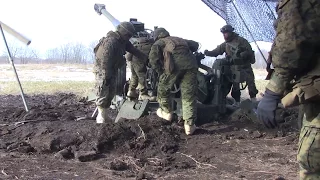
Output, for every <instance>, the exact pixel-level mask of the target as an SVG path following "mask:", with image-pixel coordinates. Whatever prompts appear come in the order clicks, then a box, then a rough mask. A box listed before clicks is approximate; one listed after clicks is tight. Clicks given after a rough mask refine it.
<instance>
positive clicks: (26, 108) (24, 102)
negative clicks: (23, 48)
mask: <svg viewBox="0 0 320 180" xmlns="http://www.w3.org/2000/svg"><path fill="white" fill-rule="evenodd" d="M0 31H1V34H2V38H3V41H4V44H5V46H6V49H7V53H8V57H9V61H10V63H11V65H12V68H13V72H14V74H15V77H16V80H17V82H18V84H19V88H20V94H21V97H22V101H23V104H24V107H25V110H26V111H27V112H28V111H29V108H28V105H27V102H26V99H25V98H24V92H23V89H22V86H21V83H20V80H19V77H18V73H17V70H16V68H15V66H14V63H13V59H12V55H11V52H10V49H9V47H8V43H7V40H6V37H5V35H4V32H3V29H2V26H1V24H0Z"/></svg>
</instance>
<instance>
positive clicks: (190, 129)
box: [184, 123, 197, 135]
mask: <svg viewBox="0 0 320 180" xmlns="http://www.w3.org/2000/svg"><path fill="white" fill-rule="evenodd" d="M196 129H197V127H196V125H194V124H193V125H189V124H188V123H184V132H185V133H186V135H192V134H193V133H194V131H195V130H196Z"/></svg>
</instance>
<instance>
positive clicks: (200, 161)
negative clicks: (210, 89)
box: [0, 94, 297, 179]
mask: <svg viewBox="0 0 320 180" xmlns="http://www.w3.org/2000/svg"><path fill="white" fill-rule="evenodd" d="M0 98H2V100H3V101H2V102H1V103H0V107H1V109H0V117H1V119H0V152H3V153H7V154H9V153H15V152H17V153H22V154H26V155H28V156H30V157H32V156H36V157H37V158H40V159H41V158H44V157H45V159H47V160H49V159H50V158H54V159H55V160H56V161H57V162H59V161H63V162H68V161H70V162H74V161H73V159H76V160H77V162H81V163H84V162H87V163H95V165H94V167H95V169H94V170H93V171H97V169H96V167H101V168H100V169H99V170H98V171H102V170H103V171H105V170H108V172H109V171H110V172H112V173H111V175H110V174H109V175H110V177H113V178H115V177H121V178H137V179H143V178H146V179H157V178H163V179H177V178H183V179H199V178H200V179H215V178H216V179H238V178H239V177H242V178H244V177H245V178H248V179H250V177H260V178H262V179H266V178H267V179H268V178H271V177H272V178H273V177H276V176H280V175H281V176H287V177H293V175H292V174H290V173H291V172H292V170H291V169H294V170H296V169H297V167H296V166H295V164H291V165H290V163H292V162H294V160H292V161H288V159H292V158H295V156H294V153H295V150H296V149H295V144H296V142H297V128H296V123H295V120H296V118H297V111H296V110H294V109H293V110H286V111H283V110H282V112H278V113H277V114H279V115H278V122H279V123H280V124H281V126H280V128H278V129H274V130H267V129H265V128H264V127H263V126H262V125H261V124H257V123H253V122H252V121H250V120H248V118H247V117H246V116H245V115H244V114H243V113H241V112H239V113H234V114H233V115H232V116H230V117H228V118H224V119H219V121H214V122H212V123H207V124H204V125H202V126H200V127H199V129H198V130H197V131H196V133H195V135H194V136H186V135H184V130H183V126H182V124H181V123H168V122H166V121H163V120H161V119H159V118H158V117H157V116H156V115H149V116H146V117H143V118H140V119H138V120H126V119H122V120H121V122H119V123H116V124H114V123H105V124H96V123H95V121H94V120H90V119H82V120H79V117H84V116H91V114H92V112H93V110H94V108H95V106H94V105H93V104H92V103H90V102H87V101H86V100H85V99H82V98H79V97H77V96H75V95H73V94H56V95H51V96H47V95H37V96H27V102H28V103H29V107H30V112H28V113H26V112H25V111H24V109H23V104H22V102H21V100H20V98H19V96H2V97H0ZM13 105H16V106H13ZM109 115H110V116H111V117H112V118H114V117H115V115H116V112H114V111H112V110H110V112H109ZM208 117H209V116H208ZM278 148H279V149H278ZM270 149H273V150H274V151H276V152H270ZM280 149H281V150H280ZM284 149H285V150H284ZM278 150H279V151H278ZM283 150H284V151H283ZM282 152H292V153H291V154H290V153H286V154H284V153H282ZM47 156H49V157H50V158H48V157H47ZM256 158H258V159H262V160H263V161H265V162H270V164H279V165H280V166H281V165H282V164H283V163H288V164H289V165H288V166H286V167H283V168H274V170H273V171H277V172H278V173H274V174H273V175H272V176H271V175H270V174H268V173H267V174H265V173H263V172H258V171H257V170H255V168H254V167H263V166H266V165H268V163H262V162H260V161H257V160H256V161H254V162H252V163H250V161H253V159H256ZM249 159H251V160H249ZM2 160H3V163H5V162H6V159H2ZM9 162H10V161H9ZM45 162H46V161H44V162H39V163H45ZM51 162H52V160H51ZM5 165H6V167H8V168H9V167H10V166H9V165H8V164H5ZM89 165H90V164H89ZM71 166H72V165H71ZM270 166H271V165H270ZM77 167H78V165H77ZM90 167H91V166H90ZM23 168H25V167H23ZM272 168H273V167H272ZM288 168H289V169H288ZM235 172H236V173H235ZM284 172H285V173H284ZM35 173H36V172H35ZM88 173H89V172H88ZM230 173H231V174H234V175H232V176H230ZM288 173H289V174H288ZM186 174H188V176H187V177H186V176H185V175H186ZM196 174H201V175H200V176H197V175H196ZM228 174H229V175H228ZM60 175H61V174H60ZM86 175H87V174H86ZM86 175H83V177H90V178H93V179H95V178H98V176H95V175H93V176H86ZM109 175H108V176H109ZM227 175H228V177H227ZM50 176H52V175H50ZM44 177H45V176H44ZM46 177H48V176H46ZM59 177H62V175H61V176H59ZM63 177H64V176H63ZM213 177H214V178H213ZM0 178H1V177H0ZM69 178H70V177H69ZM113 178H111V179H113ZM258 179H259V178H258Z"/></svg>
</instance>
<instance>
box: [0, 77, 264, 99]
mask: <svg viewBox="0 0 320 180" xmlns="http://www.w3.org/2000/svg"><path fill="white" fill-rule="evenodd" d="M21 84H22V88H23V90H24V93H25V94H30V95H32V94H54V93H57V92H70V93H74V94H77V95H80V96H86V95H87V94H89V93H90V92H92V91H93V88H94V82H91V81H51V82H44V81H24V82H21ZM267 84H268V81H266V80H256V86H257V89H258V90H259V92H264V91H265V87H266V85H267ZM0 94H1V95H7V94H12V95H17V94H20V90H19V87H18V83H17V82H16V81H9V82H5V81H3V82H1V84H0Z"/></svg>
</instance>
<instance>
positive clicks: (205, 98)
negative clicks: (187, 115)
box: [95, 4, 235, 122]
mask: <svg viewBox="0 0 320 180" xmlns="http://www.w3.org/2000/svg"><path fill="white" fill-rule="evenodd" d="M95 10H96V11H97V12H98V14H104V15H105V16H106V17H107V18H108V19H109V20H110V21H111V22H112V23H113V25H114V26H115V25H117V24H116V23H117V22H120V21H118V20H116V19H115V18H114V17H113V16H112V15H111V14H110V13H108V12H107V11H106V10H105V6H104V5H101V4H96V5H95ZM114 22H115V23H114ZM130 22H131V23H133V25H134V26H135V28H136V30H138V31H136V33H135V34H134V36H133V37H132V38H131V40H130V41H131V42H132V43H134V42H135V39H136V38H139V37H149V38H152V35H153V32H152V30H149V29H145V28H144V24H143V23H140V22H138V21H137V19H134V18H131V19H130ZM155 28H156V27H155ZM194 55H195V57H196V59H197V61H198V65H199V67H200V68H201V69H203V70H204V71H205V73H201V72H200V71H199V72H198V76H197V79H198V82H199V86H198V93H197V94H198V95H197V99H198V101H199V102H200V104H205V106H206V108H205V109H206V111H207V112H212V113H211V114H212V115H214V117H217V116H218V115H219V114H223V113H225V112H226V108H227V106H226V103H227V100H226V96H227V94H228V93H227V90H225V89H226V88H227V86H226V85H225V81H227V82H229V81H231V80H232V79H233V78H234V77H235V76H233V74H232V73H231V70H230V66H228V67H225V66H224V65H223V66H222V65H219V66H217V67H214V68H210V67H207V66H205V65H203V64H201V60H202V59H204V57H205V56H204V55H203V54H202V53H199V52H195V53H194ZM217 62H218V61H217ZM216 64H217V63H216ZM124 73H125V67H124V69H119V71H118V75H117V79H119V81H117V94H118V95H121V96H122V97H124V99H123V100H122V101H121V102H120V103H118V109H119V112H118V115H117V117H116V120H115V122H118V120H120V118H126V119H136V118H139V117H141V116H143V115H144V114H146V113H147V111H148V110H150V109H152V110H153V108H157V107H158V104H157V103H150V102H149V101H148V100H144V101H138V100H129V99H128V98H126V93H127V90H128V82H126V81H125V79H124V78H125V75H123V74H124ZM146 76H147V78H146V79H147V82H146V83H147V84H146V87H147V89H148V91H149V92H151V93H156V90H157V84H158V76H159V75H158V74H157V73H156V72H155V71H154V70H152V69H151V68H147V74H146ZM120 79H122V81H120ZM123 79H124V80H123ZM229 83H230V82H229ZM228 92H229V91H228ZM171 93H172V96H173V97H174V98H172V105H173V107H175V113H176V114H177V115H178V116H181V114H182V113H181V112H182V111H181V97H180V87H179V85H178V84H176V85H175V86H174V87H172V90H171ZM152 95H155V94H152ZM206 114H207V113H206ZM198 115H200V116H201V113H198ZM207 119H208V118H207Z"/></svg>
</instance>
